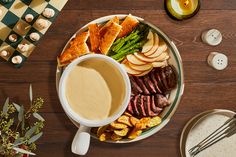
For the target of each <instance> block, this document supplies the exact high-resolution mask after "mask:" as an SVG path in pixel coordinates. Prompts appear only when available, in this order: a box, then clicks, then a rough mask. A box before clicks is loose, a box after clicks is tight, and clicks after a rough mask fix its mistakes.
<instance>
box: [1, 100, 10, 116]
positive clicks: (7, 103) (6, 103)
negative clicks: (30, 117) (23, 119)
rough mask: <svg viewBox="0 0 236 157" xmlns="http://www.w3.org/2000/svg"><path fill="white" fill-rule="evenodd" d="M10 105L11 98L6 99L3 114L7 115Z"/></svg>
mask: <svg viewBox="0 0 236 157" xmlns="http://www.w3.org/2000/svg"><path fill="white" fill-rule="evenodd" d="M8 105H9V98H7V99H6V101H5V103H4V106H3V111H2V112H3V114H7V111H8Z"/></svg>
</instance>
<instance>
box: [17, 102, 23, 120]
mask: <svg viewBox="0 0 236 157" xmlns="http://www.w3.org/2000/svg"><path fill="white" fill-rule="evenodd" d="M23 118H24V106H21V107H20V111H19V114H18V120H19V121H20V122H21V121H22V120H23Z"/></svg>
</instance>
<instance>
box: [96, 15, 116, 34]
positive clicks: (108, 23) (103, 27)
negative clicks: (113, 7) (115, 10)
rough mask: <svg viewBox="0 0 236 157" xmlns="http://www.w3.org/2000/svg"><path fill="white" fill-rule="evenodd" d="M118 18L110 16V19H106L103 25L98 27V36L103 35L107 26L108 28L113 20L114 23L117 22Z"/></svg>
mask: <svg viewBox="0 0 236 157" xmlns="http://www.w3.org/2000/svg"><path fill="white" fill-rule="evenodd" d="M119 21H120V20H119V18H118V17H117V16H115V17H114V18H112V19H111V20H110V21H108V22H107V23H106V24H105V25H104V26H102V27H101V29H100V36H101V37H102V36H104V34H105V33H106V31H107V28H109V26H110V25H111V24H112V23H113V22H114V23H117V24H119Z"/></svg>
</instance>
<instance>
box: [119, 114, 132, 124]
mask: <svg viewBox="0 0 236 157" xmlns="http://www.w3.org/2000/svg"><path fill="white" fill-rule="evenodd" d="M117 121H118V122H120V123H123V124H125V125H128V126H130V127H132V124H131V123H130V121H129V116H126V115H122V116H121V117H119V118H118V119H117Z"/></svg>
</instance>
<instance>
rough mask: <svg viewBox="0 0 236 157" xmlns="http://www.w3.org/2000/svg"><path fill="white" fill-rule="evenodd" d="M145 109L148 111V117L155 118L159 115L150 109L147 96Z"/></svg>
mask: <svg viewBox="0 0 236 157" xmlns="http://www.w3.org/2000/svg"><path fill="white" fill-rule="evenodd" d="M147 109H148V115H149V116H151V117H154V116H157V115H158V114H159V113H155V112H153V111H152V109H151V97H150V96H147Z"/></svg>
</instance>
